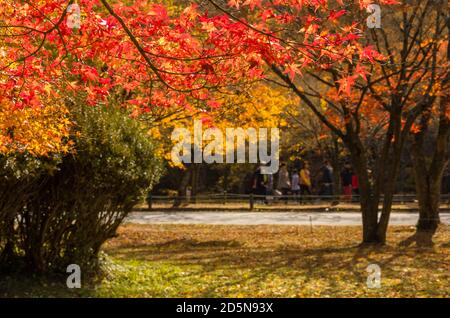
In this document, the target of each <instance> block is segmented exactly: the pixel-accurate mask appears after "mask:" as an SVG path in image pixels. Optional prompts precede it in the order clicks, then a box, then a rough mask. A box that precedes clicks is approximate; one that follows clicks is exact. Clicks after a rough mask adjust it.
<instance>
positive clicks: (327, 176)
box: [320, 160, 333, 196]
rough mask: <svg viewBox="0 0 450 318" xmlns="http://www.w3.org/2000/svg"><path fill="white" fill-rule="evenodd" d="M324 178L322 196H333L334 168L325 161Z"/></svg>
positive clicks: (322, 179) (322, 180)
mask: <svg viewBox="0 0 450 318" xmlns="http://www.w3.org/2000/svg"><path fill="white" fill-rule="evenodd" d="M321 172H322V178H321V190H320V195H322V196H332V195H333V168H332V167H331V165H330V162H329V161H327V160H326V161H325V162H324V165H323V167H322V171H321Z"/></svg>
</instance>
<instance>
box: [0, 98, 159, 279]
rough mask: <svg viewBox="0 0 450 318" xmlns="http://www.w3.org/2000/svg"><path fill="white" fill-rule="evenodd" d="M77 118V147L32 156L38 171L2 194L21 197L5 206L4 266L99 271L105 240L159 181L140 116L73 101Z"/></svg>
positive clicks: (1, 219)
mask: <svg viewBox="0 0 450 318" xmlns="http://www.w3.org/2000/svg"><path fill="white" fill-rule="evenodd" d="M71 116H72V118H73V121H74V122H75V127H74V129H73V131H72V133H71V138H72V140H73V142H74V144H75V150H74V152H72V153H69V154H66V155H64V156H63V157H62V158H60V159H58V158H50V159H44V158H32V159H31V161H30V162H28V165H29V166H31V167H32V166H33V165H32V164H31V162H33V160H34V162H37V164H36V165H37V166H38V167H36V168H34V170H33V171H34V172H33V173H30V174H28V176H27V177H21V178H16V183H14V184H13V183H11V186H10V190H9V193H8V192H7V191H6V192H4V193H3V192H2V193H1V196H2V197H1V198H0V202H2V204H3V205H4V202H6V201H8V199H12V201H14V200H15V199H16V198H18V197H20V200H19V201H20V202H19V203H18V204H17V205H18V206H17V207H15V208H14V210H15V211H12V210H11V209H10V208H6V209H4V210H5V211H9V212H8V213H5V212H1V211H2V208H1V206H0V213H1V214H0V226H3V228H2V233H5V234H4V235H1V236H0V248H2V249H3V251H2V252H3V253H2V254H3V255H2V257H0V262H2V263H1V264H0V265H5V266H6V265H8V264H7V263H8V262H9V264H11V259H18V260H20V262H21V263H23V264H25V265H26V266H27V269H28V270H32V271H35V272H58V271H65V269H66V266H67V265H68V264H78V265H80V266H81V267H82V268H83V269H84V270H85V271H87V270H88V269H89V270H95V269H96V268H97V265H98V253H99V251H100V248H101V246H102V244H103V243H104V242H105V241H106V240H107V239H109V238H111V237H113V236H114V235H115V232H116V229H117V227H118V226H119V225H120V224H121V222H122V221H123V219H124V218H125V217H126V216H127V214H128V213H129V212H130V211H131V209H132V207H133V206H134V205H135V204H136V203H137V202H138V201H139V200H140V199H141V197H142V195H143V194H144V193H146V192H148V191H149V190H150V189H151V187H152V186H153V185H154V184H155V182H157V181H158V178H159V176H160V174H161V164H160V160H159V159H158V158H157V157H156V156H155V153H154V146H153V144H152V142H151V139H150V136H149V135H148V134H147V132H146V129H145V127H143V126H142V125H141V123H140V122H139V121H137V120H134V119H131V118H130V117H129V116H128V114H127V113H126V112H125V111H123V110H119V109H116V108H114V107H105V106H98V107H82V106H73V107H72V109H71ZM2 160H3V161H5V160H4V159H2ZM46 161H48V163H46V164H44V163H45V162H46ZM5 162H6V161H5ZM52 164H53V165H54V168H55V169H53V168H52ZM1 169H2V170H3V172H2V173H3V174H1V175H0V176H1V177H2V179H3V180H5V179H6V178H7V175H10V174H11V173H6V172H7V170H8V169H6V164H2V168H1ZM9 170H10V171H11V172H12V173H13V174H14V173H16V172H17V171H18V169H16V168H13V169H9ZM3 180H2V182H3ZM2 190H3V189H2ZM10 205H11V204H10ZM3 229H5V232H3ZM11 254H13V255H11ZM6 260H8V262H7V261H6ZM13 263H14V262H13Z"/></svg>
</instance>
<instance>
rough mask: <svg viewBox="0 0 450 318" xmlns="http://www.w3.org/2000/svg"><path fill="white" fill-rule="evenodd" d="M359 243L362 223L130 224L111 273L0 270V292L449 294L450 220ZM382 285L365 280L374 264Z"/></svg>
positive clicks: (116, 242) (115, 244)
mask: <svg viewBox="0 0 450 318" xmlns="http://www.w3.org/2000/svg"><path fill="white" fill-rule="evenodd" d="M413 232H414V229H413V228H412V227H391V228H390V231H389V236H388V240H389V244H388V245H387V246H383V247H371V248H359V247H358V243H359V241H360V236H361V233H360V228H359V227H325V226H322V227H319V226H317V227H314V228H313V229H312V232H311V229H310V228H309V227H307V226H268V225H262V226H221V225H131V224H128V225H125V226H123V227H121V228H120V230H119V236H118V237H117V238H115V239H113V240H111V241H110V242H108V244H107V245H106V246H105V248H104V251H105V253H106V254H107V255H108V258H107V261H106V265H105V267H106V270H105V272H106V276H105V278H104V279H103V280H102V282H101V283H99V284H97V285H95V286H91V287H85V288H82V289H78V290H69V289H67V288H65V280H63V281H62V282H61V281H60V282H57V281H53V283H49V282H42V281H41V282H39V283H38V282H36V281H34V280H31V279H30V278H22V279H17V278H15V279H12V278H5V277H3V278H0V296H31V297H39V296H41V297H49V296H50V297H52V296H58V297H76V296H85V297H355V296H356V297H414V296H416V297H432V296H435V297H449V296H450V227H448V226H442V227H441V228H440V230H439V232H438V234H437V235H436V238H435V243H436V245H435V247H434V248H432V249H419V248H416V247H408V248H405V247H400V246H398V243H399V242H400V241H402V240H403V239H405V238H407V237H408V236H409V235H411V234H412V233H413ZM372 263H375V264H378V265H379V266H380V267H381V270H382V273H381V279H382V280H381V288H379V289H369V288H367V287H366V280H367V275H368V274H367V272H366V268H367V266H368V265H369V264H372Z"/></svg>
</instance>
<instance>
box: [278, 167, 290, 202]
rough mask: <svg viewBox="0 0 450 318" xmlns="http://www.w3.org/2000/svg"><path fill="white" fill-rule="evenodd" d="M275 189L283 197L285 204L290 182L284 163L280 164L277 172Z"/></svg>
mask: <svg viewBox="0 0 450 318" xmlns="http://www.w3.org/2000/svg"><path fill="white" fill-rule="evenodd" d="M277 189H278V190H279V191H280V192H281V195H283V196H284V199H285V200H286V202H287V197H286V196H287V195H288V194H289V191H290V190H291V181H290V180H289V171H288V169H287V166H286V164H285V163H282V164H281V166H280V171H278V183H277Z"/></svg>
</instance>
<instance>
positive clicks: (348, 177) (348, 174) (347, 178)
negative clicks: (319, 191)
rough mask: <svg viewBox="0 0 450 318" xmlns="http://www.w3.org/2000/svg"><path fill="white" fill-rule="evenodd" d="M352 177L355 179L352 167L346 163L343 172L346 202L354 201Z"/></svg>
mask: <svg viewBox="0 0 450 318" xmlns="http://www.w3.org/2000/svg"><path fill="white" fill-rule="evenodd" d="M352 177H353V172H352V167H351V165H350V163H348V162H346V163H345V164H344V169H343V170H342V172H341V179H342V188H343V191H344V200H346V201H351V200H352V192H353V186H352V179H353V178H352Z"/></svg>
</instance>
